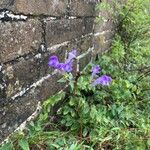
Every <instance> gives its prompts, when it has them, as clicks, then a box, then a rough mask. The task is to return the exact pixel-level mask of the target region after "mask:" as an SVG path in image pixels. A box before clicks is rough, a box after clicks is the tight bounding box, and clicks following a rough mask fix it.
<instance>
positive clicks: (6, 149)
mask: <svg viewBox="0 0 150 150" xmlns="http://www.w3.org/2000/svg"><path fill="white" fill-rule="evenodd" d="M0 150H13V145H12V143H6V144H4V145H3V146H2V147H0Z"/></svg>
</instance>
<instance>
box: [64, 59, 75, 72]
mask: <svg viewBox="0 0 150 150" xmlns="http://www.w3.org/2000/svg"><path fill="white" fill-rule="evenodd" d="M72 63H73V62H72V61H70V62H69V63H66V64H65V65H64V67H63V70H64V71H65V72H71V71H72V70H73V68H72V67H73V64H72Z"/></svg>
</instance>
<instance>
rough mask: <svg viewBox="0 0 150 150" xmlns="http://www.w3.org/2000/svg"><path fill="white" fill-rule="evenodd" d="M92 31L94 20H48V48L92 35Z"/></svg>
mask: <svg viewBox="0 0 150 150" xmlns="http://www.w3.org/2000/svg"><path fill="white" fill-rule="evenodd" d="M92 31H93V19H62V20H50V21H48V20H47V25H46V42H47V46H48V47H51V46H52V45H54V44H59V43H62V42H65V41H70V40H72V39H75V38H81V37H82V35H85V34H88V33H91V32H92Z"/></svg>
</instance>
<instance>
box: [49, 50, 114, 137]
mask: <svg viewBox="0 0 150 150" xmlns="http://www.w3.org/2000/svg"><path fill="white" fill-rule="evenodd" d="M77 59H78V57H77V50H72V51H71V52H69V54H68V58H67V60H66V61H65V62H64V63H62V62H60V61H59V59H58V57H57V56H56V55H53V56H51V57H50V59H49V62H48V65H49V67H52V68H54V69H55V70H56V72H58V73H60V74H62V75H63V78H62V79H61V80H59V82H66V83H69V85H70V87H71V90H70V92H69V93H68V96H67V98H66V100H65V101H66V104H64V105H63V106H61V108H60V109H59V110H58V111H57V115H59V118H61V121H60V122H61V123H62V125H64V126H65V128H71V130H76V131H77V132H79V137H80V138H81V137H83V136H86V134H87V133H86V130H87V124H88V123H90V124H91V126H93V123H95V119H96V116H95V112H96V107H95V100H94V99H91V100H90V101H89V100H88V99H89V98H92V95H94V94H95V92H96V88H98V87H101V88H103V87H108V86H109V85H110V84H111V82H112V78H111V77H110V76H108V75H101V76H100V74H101V71H102V69H101V68H100V66H99V65H92V69H90V71H89V73H88V74H87V72H86V71H87V70H83V71H82V72H81V71H79V70H78V67H77V70H76V74H74V73H72V71H73V66H74V61H75V60H77ZM98 85H101V86H98ZM60 116H61V117H60ZM89 116H90V117H89ZM55 118H56V116H55ZM93 118H95V119H94V120H93V121H94V122H91V119H93ZM96 122H97V123H98V122H99V121H96ZM95 125H96V123H95ZM83 132H84V133H83ZM88 132H89V131H88Z"/></svg>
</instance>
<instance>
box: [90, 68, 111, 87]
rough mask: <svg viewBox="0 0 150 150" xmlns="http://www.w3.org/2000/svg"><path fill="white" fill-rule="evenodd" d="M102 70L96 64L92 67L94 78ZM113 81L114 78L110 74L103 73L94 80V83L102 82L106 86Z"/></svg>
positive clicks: (94, 84)
mask: <svg viewBox="0 0 150 150" xmlns="http://www.w3.org/2000/svg"><path fill="white" fill-rule="evenodd" d="M100 71H101V68H100V67H99V65H96V66H94V67H93V68H92V78H94V77H95V76H96V75H97V74H98V73H100ZM111 82H112V78H111V77H110V76H107V75H102V76H101V77H99V78H97V79H96V80H94V82H93V83H92V85H93V86H96V85H98V84H101V85H104V86H109V85H110V83H111Z"/></svg>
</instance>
